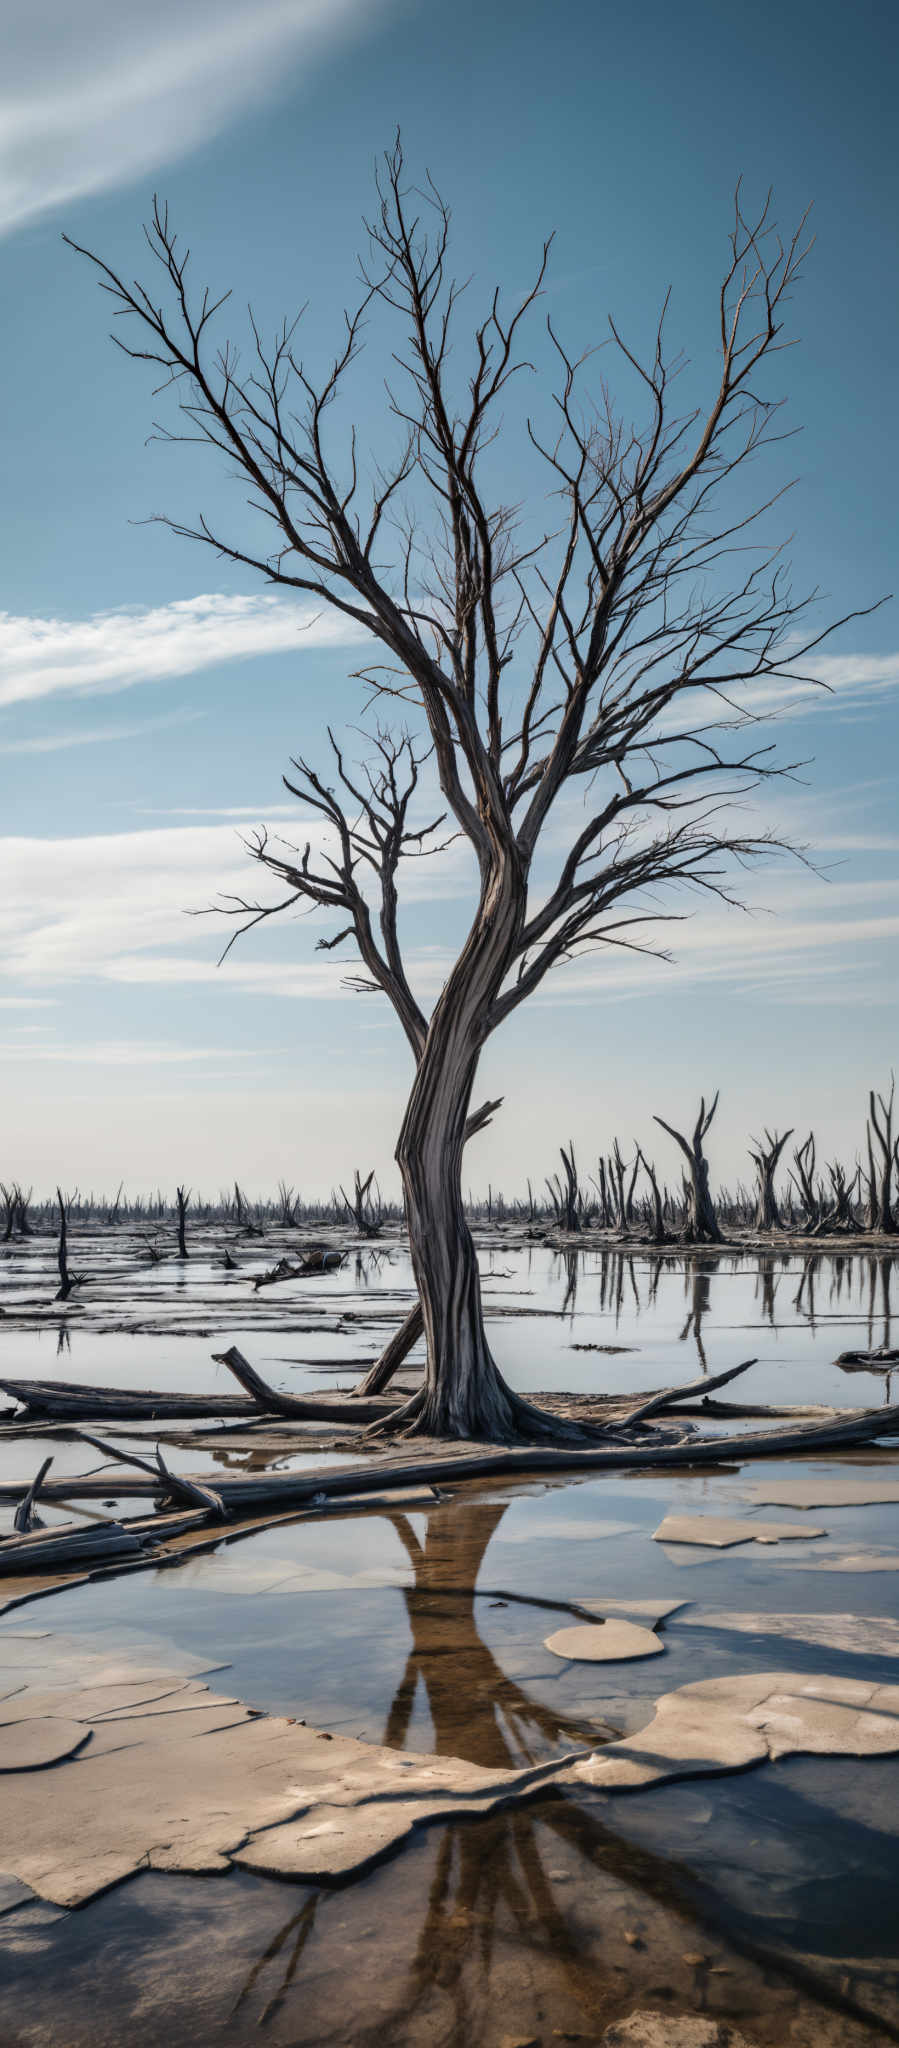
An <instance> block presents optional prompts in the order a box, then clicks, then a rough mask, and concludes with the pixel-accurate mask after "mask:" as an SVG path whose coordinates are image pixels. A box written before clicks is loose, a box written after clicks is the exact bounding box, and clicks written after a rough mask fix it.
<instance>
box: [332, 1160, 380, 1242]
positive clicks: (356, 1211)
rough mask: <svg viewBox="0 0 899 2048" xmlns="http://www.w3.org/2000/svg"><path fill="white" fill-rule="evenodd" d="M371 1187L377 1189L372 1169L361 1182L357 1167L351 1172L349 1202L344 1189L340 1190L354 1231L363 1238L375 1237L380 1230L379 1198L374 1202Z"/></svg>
mask: <svg viewBox="0 0 899 2048" xmlns="http://www.w3.org/2000/svg"><path fill="white" fill-rule="evenodd" d="M373 1187H374V1188H375V1189H376V1188H377V1183H376V1181H375V1174H374V1168H372V1171H371V1173H370V1174H368V1175H367V1176H366V1178H365V1180H363V1178H362V1175H361V1173H360V1172H359V1168H358V1166H357V1167H355V1168H354V1170H353V1197H352V1201H351V1200H350V1197H349V1195H348V1194H347V1191H346V1189H345V1188H343V1187H342V1188H341V1190H340V1193H341V1196H342V1198H343V1202H344V1205H345V1207H346V1209H347V1210H348V1211H349V1214H350V1215H351V1216H352V1218H353V1222H354V1223H355V1225H356V1229H357V1230H358V1231H360V1232H361V1234H362V1235H363V1236H364V1237H377V1235H378V1232H379V1230H380V1228H381V1223H382V1221H383V1218H382V1215H381V1203H380V1198H378V1199H377V1201H376V1199H375V1197H374V1196H373V1195H372V1192H371V1191H372V1188H373Z"/></svg>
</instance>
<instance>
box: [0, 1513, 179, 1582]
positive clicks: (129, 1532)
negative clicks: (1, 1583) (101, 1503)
mask: <svg viewBox="0 0 899 2048" xmlns="http://www.w3.org/2000/svg"><path fill="white" fill-rule="evenodd" d="M209 1519H210V1512H209V1509H208V1508H205V1507H204V1508H201V1509H194V1510H193V1511H192V1512H191V1513H189V1514H172V1515H165V1514H162V1515H147V1516H135V1517H134V1519H133V1521H129V1522H117V1521H111V1520H108V1519H105V1518H97V1519H96V1520H92V1521H91V1523H90V1524H89V1526H88V1527H87V1528H85V1527H84V1525H83V1523H81V1522H61V1523H59V1524H58V1525H57V1527H56V1528H54V1529H48V1528H44V1526H43V1525H41V1526H40V1527H39V1528H37V1529H32V1530H30V1531H28V1532H27V1533H23V1534H19V1535H15V1536H4V1537H2V1538H0V1577H5V1576H6V1575H7V1574H18V1573H20V1572H47V1571H68V1570H75V1571H77V1570H78V1568H79V1567H80V1566H81V1565H83V1564H87V1563H89V1564H91V1565H93V1566H97V1565H106V1564H108V1565H116V1564H120V1563H125V1564H132V1563H134V1562H137V1561H139V1560H140V1561H144V1562H146V1563H151V1562H152V1561H153V1555H154V1554H155V1553H156V1551H157V1550H158V1549H159V1546H160V1544H162V1543H164V1542H165V1540H166V1538H167V1537H169V1538H170V1537H173V1536H183V1535H186V1533H187V1531H188V1530H189V1529H194V1528H197V1527H198V1526H200V1525H201V1524H203V1523H205V1522H208V1521H209Z"/></svg>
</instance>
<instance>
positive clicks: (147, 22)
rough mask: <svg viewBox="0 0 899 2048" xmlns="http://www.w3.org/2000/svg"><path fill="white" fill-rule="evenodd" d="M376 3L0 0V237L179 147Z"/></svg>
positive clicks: (243, 105) (374, 15) (357, 25)
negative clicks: (0, 18) (0, 8)
mask: <svg viewBox="0 0 899 2048" xmlns="http://www.w3.org/2000/svg"><path fill="white" fill-rule="evenodd" d="M387 9H388V0H154V5H153V6H152V7H147V6H146V5H145V4H144V0H79V4H78V6H75V7H73V6H72V5H71V0H41V5H40V6H39V7H35V6H34V5H32V4H31V0H7V4H6V7H5V9H4V24H3V83H2V86H0V233H9V232H10V230H12V229H14V228H16V227H18V226H20V225H21V224H22V223H23V222H25V221H29V220H33V219H34V218H35V217H36V216H39V215H41V214H45V213H47V212H48V211H52V210H58V209H59V208H60V207H62V206H65V205H68V204H70V203H71V202H72V201H74V200H77V199H81V198H84V197H86V196H88V195H90V194H92V193H95V192H102V191H106V190H108V189H109V188H110V187H114V186H118V185H123V184H126V183H128V182H129V181H130V180H132V179H134V178H138V177H142V176H144V175H146V174H147V173H148V172H150V171H152V170H153V169H155V167H156V166H157V165H161V164H165V163H169V162H171V161H173V160H174V159H176V158H178V157H183V156H185V155H186V154H187V153H188V152H189V151H190V150H192V149H195V148H196V147H197V146H198V145H200V144H202V143H204V142H207V141H209V140H210V139H211V138H212V137H213V136H214V135H216V134H217V133H219V132H220V131H221V130H222V129H223V128H224V127H225V126H226V125H227V124H228V123H229V122H230V121H232V120H234V119H235V118H236V117H238V116H239V115H241V114H242V113H244V112H245V111H246V110H248V109H250V108H252V107H254V106H258V105H260V104H261V103H263V102H264V100H265V99H266V98H268V97H269V96H270V95H272V94H273V93H276V92H278V91H281V90H283V89H284V86H285V83H286V81H287V80H289V79H293V80H300V81H302V79H303V77H304V76H306V75H308V73H309V72H310V71H311V70H312V69H313V68H314V66H315V64H316V62H317V60H318V59H319V58H320V57H321V56H322V54H323V53H324V52H325V51H326V50H327V49H329V48H331V47H333V45H334V44H335V43H338V42H339V41H340V40H341V39H343V38H344V37H346V36H347V35H349V34H351V33H352V32H353V31H362V30H364V29H366V28H370V27H371V26H372V25H374V24H375V23H377V22H378V21H379V20H380V19H381V18H382V17H383V16H384V15H385V14H386V12H387Z"/></svg>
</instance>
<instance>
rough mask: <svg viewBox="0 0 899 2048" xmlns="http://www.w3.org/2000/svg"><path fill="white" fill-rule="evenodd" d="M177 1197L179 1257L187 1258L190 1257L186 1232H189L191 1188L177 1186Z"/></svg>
mask: <svg viewBox="0 0 899 2048" xmlns="http://www.w3.org/2000/svg"><path fill="white" fill-rule="evenodd" d="M175 1199H176V1201H177V1204H178V1257H179V1259H186V1258H188V1257H189V1253H188V1249H187V1234H186V1233H187V1205H188V1202H189V1201H190V1189H189V1188H176V1190H175Z"/></svg>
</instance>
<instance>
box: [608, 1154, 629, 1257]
mask: <svg viewBox="0 0 899 2048" xmlns="http://www.w3.org/2000/svg"><path fill="white" fill-rule="evenodd" d="M609 1181H610V1184H611V1187H612V1190H613V1196H614V1202H615V1220H616V1223H617V1225H618V1229H619V1232H620V1233H621V1235H622V1236H623V1235H624V1231H625V1225H626V1210H627V1198H626V1196H625V1192H624V1160H623V1158H622V1154H621V1146H620V1145H619V1143H618V1139H617V1138H614V1139H613V1141H612V1150H611V1152H610V1154H609Z"/></svg>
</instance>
